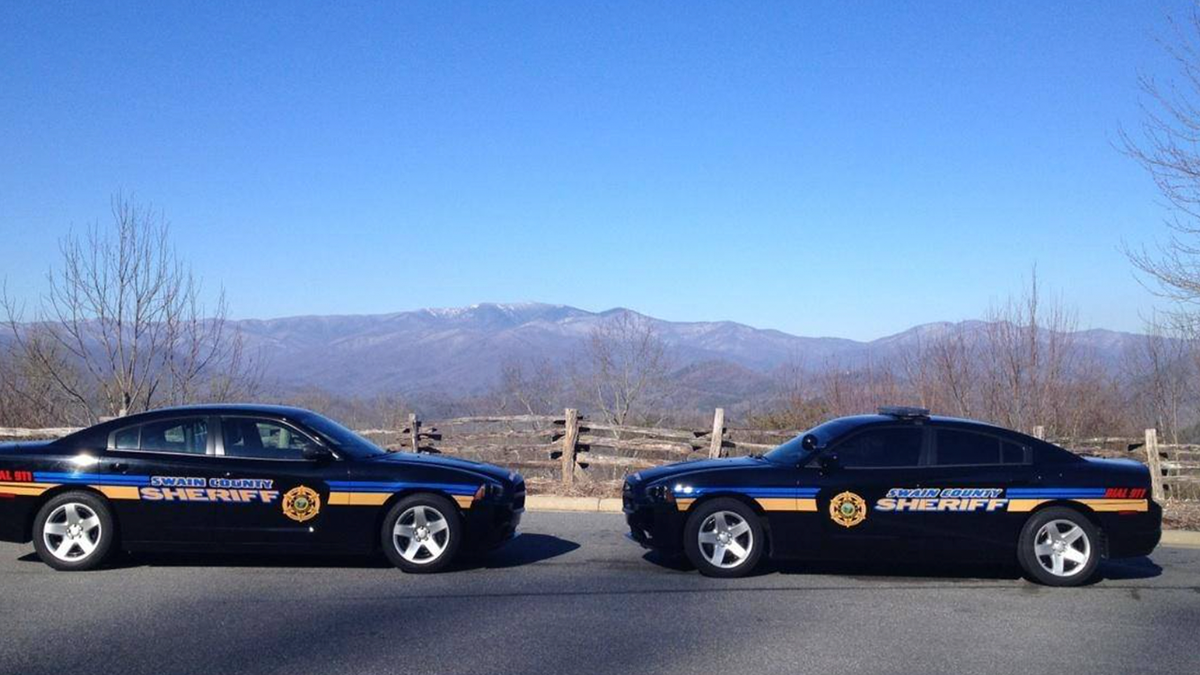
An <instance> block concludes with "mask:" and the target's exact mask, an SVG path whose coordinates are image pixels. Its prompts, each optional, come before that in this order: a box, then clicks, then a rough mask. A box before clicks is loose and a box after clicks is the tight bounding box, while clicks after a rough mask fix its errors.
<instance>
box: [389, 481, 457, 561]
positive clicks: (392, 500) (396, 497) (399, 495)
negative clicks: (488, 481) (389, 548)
mask: <svg viewBox="0 0 1200 675" xmlns="http://www.w3.org/2000/svg"><path fill="white" fill-rule="evenodd" d="M420 494H429V495H437V496H438V497H442V498H443V499H445V500H446V501H448V502H450V503H451V504H452V505H453V506H454V508H455V510H457V511H458V515H459V517H460V518H464V519H465V518H466V514H464V513H463V510H462V507H461V506H459V505H458V502H456V501H454V497H453V496H451V495H448V494H446V493H445V492H442V491H441V490H429V489H423V488H409V489H407V490H401V491H400V492H395V493H393V494H392V496H391V497H388V498H387V501H385V502H384V503H383V505H382V506H380V507H379V511H378V512H377V513H376V514H375V529H374V530H372V532H374V534H373V535H372V548H374V549H376V550H379V548H380V545H381V543H382V542H380V540H379V531H380V530H381V529H382V528H383V519H384V518H387V514H388V512H389V511H391V510H392V507H393V506H395V505H396V502H398V501H400V500H401V499H404V498H405V497H411V496H413V495H420Z"/></svg>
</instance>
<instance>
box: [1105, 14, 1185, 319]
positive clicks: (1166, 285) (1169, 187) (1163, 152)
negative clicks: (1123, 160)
mask: <svg viewBox="0 0 1200 675" xmlns="http://www.w3.org/2000/svg"><path fill="white" fill-rule="evenodd" d="M1171 26H1172V29H1173V35H1172V36H1171V37H1170V38H1169V39H1166V40H1160V42H1161V43H1162V44H1163V46H1164V48H1165V49H1166V51H1167V53H1168V54H1169V55H1170V56H1171V57H1172V59H1173V61H1174V63H1175V66H1176V77H1174V78H1172V79H1170V80H1169V81H1166V82H1162V81H1159V80H1157V79H1155V78H1153V77H1149V76H1144V77H1142V79H1141V90H1142V97H1143V100H1142V110H1143V115H1144V116H1143V119H1142V122H1141V124H1140V127H1139V130H1138V132H1137V133H1129V132H1126V131H1124V130H1122V132H1121V141H1122V145H1123V148H1124V151H1125V153H1126V154H1128V155H1129V156H1130V157H1132V158H1133V159H1134V160H1136V161H1137V162H1138V163H1139V164H1141V165H1142V166H1143V167H1144V168H1145V169H1146V171H1147V172H1148V173H1149V174H1150V176H1151V178H1152V179H1153V180H1154V183H1155V185H1157V187H1158V190H1159V192H1160V193H1161V194H1162V196H1163V197H1164V198H1165V199H1166V201H1167V204H1168V206H1169V207H1170V211H1171V213H1170V215H1169V216H1168V218H1167V221H1166V224H1167V228H1168V237H1167V239H1166V241H1163V242H1160V243H1158V244H1157V245H1154V246H1145V245H1142V246H1137V247H1134V246H1127V247H1126V254H1127V255H1128V257H1129V259H1130V260H1131V261H1132V262H1133V264H1134V266H1135V267H1136V268H1137V269H1138V270H1139V271H1141V272H1142V273H1143V274H1145V275H1146V277H1148V280H1149V281H1150V283H1151V285H1152V286H1153V287H1154V288H1155V289H1156V290H1157V292H1158V293H1159V294H1161V295H1163V296H1165V297H1168V298H1171V299H1173V300H1176V301H1178V302H1180V303H1181V309H1182V311H1183V312H1184V313H1186V314H1189V315H1194V314H1195V310H1196V304H1197V303H1200V44H1198V43H1200V9H1197V8H1193V10H1192V12H1191V15H1190V16H1189V17H1187V19H1186V20H1184V21H1175V20H1172V21H1171Z"/></svg>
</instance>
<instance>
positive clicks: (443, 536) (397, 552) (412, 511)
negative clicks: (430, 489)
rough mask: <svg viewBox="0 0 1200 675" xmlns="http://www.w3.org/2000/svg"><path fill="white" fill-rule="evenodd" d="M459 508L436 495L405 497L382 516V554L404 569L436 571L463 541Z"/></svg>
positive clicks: (447, 562)
mask: <svg viewBox="0 0 1200 675" xmlns="http://www.w3.org/2000/svg"><path fill="white" fill-rule="evenodd" d="M462 530H463V526H462V518H461V517H460V516H459V514H458V508H457V507H455V506H454V504H452V503H451V502H450V501H449V500H447V499H446V498H444V497H440V496H438V495H431V494H419V495H412V496H410V497H405V498H404V499H401V500H400V501H399V502H396V505H395V506H393V507H392V508H391V510H390V511H388V515H387V517H386V518H384V519H383V531H382V532H381V533H380V535H381V537H382V544H383V553H384V555H386V556H387V558H388V560H389V561H391V563H392V564H393V565H395V566H396V567H399V568H400V569H402V570H404V571H405V572H437V571H439V570H441V569H443V568H445V567H446V565H449V564H450V562H451V561H452V560H453V559H454V554H455V553H456V552H457V551H458V547H459V545H460V544H461V543H462Z"/></svg>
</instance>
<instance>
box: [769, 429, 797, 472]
mask: <svg viewBox="0 0 1200 675" xmlns="http://www.w3.org/2000/svg"><path fill="white" fill-rule="evenodd" d="M806 435H808V432H805V433H803V434H800V435H799V436H797V437H795V438H793V439H792V440H790V441H787V442H786V443H784V444H783V445H780V446H779V447H777V448H775V449H774V450H772V451H770V452H768V453H767V454H765V455H763V457H764V458H766V459H767V460H769V461H772V462H775V463H776V464H787V465H788V466H796V465H797V464H799V463H800V458H801V457H802V456H803V455H804V453H805V452H807V451H806V450H805V449H804V447H803V446H802V442H803V441H804V437H805V436H806Z"/></svg>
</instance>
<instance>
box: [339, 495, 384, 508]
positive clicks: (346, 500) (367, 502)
mask: <svg viewBox="0 0 1200 675" xmlns="http://www.w3.org/2000/svg"><path fill="white" fill-rule="evenodd" d="M391 496H392V493H390V492H330V493H329V505H330V506H383V504H384V502H386V501H387V500H388V499H390V498H391Z"/></svg>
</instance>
